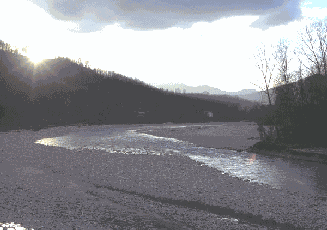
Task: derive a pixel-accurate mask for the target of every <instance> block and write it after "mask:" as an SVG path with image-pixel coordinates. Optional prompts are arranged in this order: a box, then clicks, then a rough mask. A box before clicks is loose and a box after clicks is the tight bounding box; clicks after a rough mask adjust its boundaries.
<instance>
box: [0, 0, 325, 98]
mask: <svg viewBox="0 0 327 230" xmlns="http://www.w3.org/2000/svg"><path fill="white" fill-rule="evenodd" d="M234 1H235V2H234ZM164 2H165V4H164V5H165V7H164V6H163V5H156V6H153V5H151V4H148V3H147V1H143V2H140V3H136V2H135V3H133V1H129V2H126V3H124V4H120V5H119V4H118V5H117V3H116V2H115V1H106V2H104V3H101V4H100V3H99V2H98V1H92V0H86V1H83V2H82V3H75V6H74V7H71V6H70V5H69V4H67V2H65V1H61V2H57V1H50V0H47V1H43V2H40V1H37V0H30V1H27V0H18V1H15V2H13V1H6V2H5V3H4V7H5V8H8V9H15V12H16V13H15V14H12V13H11V12H10V11H4V12H2V14H1V15H0V19H2V21H6V22H8V23H6V24H4V25H3V26H2V33H1V37H0V39H1V40H3V41H5V42H7V43H9V44H11V45H12V46H13V47H17V48H18V49H19V51H20V52H22V48H24V47H27V48H26V50H27V52H26V53H25V54H26V56H28V57H29V58H31V60H32V61H34V62H38V61H40V60H42V59H54V58H55V57H57V56H60V57H68V58H70V59H74V60H78V59H79V58H81V60H82V62H83V63H85V61H89V65H90V67H91V68H92V69H93V68H100V69H102V70H107V71H115V72H117V73H120V74H122V75H125V76H127V77H130V78H133V79H135V78H136V79H139V80H141V81H143V82H145V83H147V84H154V83H156V84H163V83H167V82H173V83H178V82H183V83H184V84H186V85H188V86H193V87H195V86H199V85H209V86H212V87H215V88H219V89H221V90H222V91H226V92H237V91H240V90H242V89H253V88H255V89H256V90H257V91H258V90H259V87H258V86H256V85H254V84H257V85H259V86H261V87H262V84H263V79H262V74H261V72H260V70H259V69H258V68H257V67H256V62H255V61H254V58H253V56H254V55H255V54H257V53H258V50H257V48H258V46H260V44H261V43H264V44H265V45H266V47H269V46H270V45H271V44H274V45H276V44H277V42H278V40H279V39H281V38H287V39H289V40H290V42H291V48H294V46H295V43H296V42H297V39H298V38H297V31H298V30H299V29H302V28H303V27H304V26H305V25H307V24H309V23H310V22H312V20H314V19H325V18H326V15H327V14H326V9H327V8H326V7H327V2H325V1H317V0H313V1H303V0H294V1H289V2H285V1H283V0H277V1H274V3H267V2H262V1H258V3H256V4H252V1H251V2H246V1H243V2H239V1H236V0H232V1H230V0H228V1H227V0H226V1H225V0H221V1H219V2H217V1H206V2H203V1H202V0H197V1H193V2H192V5H191V4H190V3H189V2H180V3H179V4H173V3H172V2H170V1H168V0H164ZM150 6H151V7H150ZM235 6H237V9H238V10H235ZM132 9H134V10H132ZM135 9H137V10H135ZM180 12H182V13H183V14H181V13H180ZM17 15H20V16H19V17H17ZM12 28H16V29H15V30H13V29H12ZM295 60H297V59H296V58H295ZM290 65H291V66H292V65H293V69H294V68H298V63H297V62H296V61H293V62H292V63H291V64H290Z"/></svg>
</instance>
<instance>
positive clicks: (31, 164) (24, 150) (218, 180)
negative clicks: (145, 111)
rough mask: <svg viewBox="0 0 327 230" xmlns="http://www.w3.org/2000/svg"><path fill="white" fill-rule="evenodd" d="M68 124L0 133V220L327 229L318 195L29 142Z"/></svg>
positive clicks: (151, 160)
mask: <svg viewBox="0 0 327 230" xmlns="http://www.w3.org/2000/svg"><path fill="white" fill-rule="evenodd" d="M75 128H77V127H67V128H63V127H62V128H58V127H57V128H53V129H48V130H40V131H39V132H32V131H22V132H9V133H7V134H4V133H1V134H0V146H1V150H0V162H1V163H0V168H1V169H0V170H1V171H0V172H1V174H0V177H1V178H0V181H1V182H0V188H1V196H2V199H0V206H1V207H2V211H1V212H0V222H2V223H3V222H15V223H20V224H22V226H26V227H34V228H35V229H38V228H40V227H41V226H44V227H43V228H42V229H115V228H116V229H133V228H134V229H163V228H166V229H183V228H184V229H251V226H252V227H253V229H258V226H257V227H255V226H256V225H255V224H259V225H261V226H275V227H279V228H281V229H285V228H289V229H292V228H296V227H308V228H319V227H322V228H326V227H327V224H326V223H327V221H326V204H325V202H324V201H320V200H316V199H315V197H303V194H288V193H285V192H283V191H279V190H275V189H271V188H269V187H268V186H262V185H258V184H254V183H248V182H245V181H242V180H239V179H236V178H232V177H230V176H228V175H226V174H222V173H221V172H219V171H217V170H215V169H213V168H209V167H205V166H203V165H200V164H198V163H196V162H194V161H192V160H190V159H189V158H185V157H177V156H154V155H121V154H108V153H106V152H104V151H89V150H83V151H73V150H67V149H64V148H58V147H47V146H43V145H40V144H34V142H35V141H36V140H37V139H39V138H40V137H51V136H61V135H64V134H68V133H69V132H72V131H73V129H75ZM132 128H134V127H132ZM204 130H205V129H204ZM204 130H203V131H204ZM172 132H174V131H172ZM211 136H212V135H211ZM216 138H217V137H216ZM219 138H220V137H219ZM229 140H231V139H229ZM222 217H226V218H227V217H228V219H222ZM232 218H235V219H239V221H238V222H236V221H233V219H232ZM115 226H116V227H115Z"/></svg>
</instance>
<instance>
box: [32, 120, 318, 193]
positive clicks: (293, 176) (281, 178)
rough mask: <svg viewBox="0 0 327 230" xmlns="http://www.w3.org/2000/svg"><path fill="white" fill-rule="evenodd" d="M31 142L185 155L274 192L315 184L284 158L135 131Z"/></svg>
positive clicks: (304, 171)
mask: <svg viewBox="0 0 327 230" xmlns="http://www.w3.org/2000/svg"><path fill="white" fill-rule="evenodd" d="M180 127H186V126H180ZM169 128H171V127H169ZM174 128H178V126H175V127H174ZM35 143H39V144H44V145H48V146H58V147H64V148H67V149H70V150H73V149H77V150H80V149H90V150H104V151H106V152H108V153H122V154H153V155H186V156H188V157H190V158H191V159H192V160H195V161H198V162H202V163H204V164H205V165H207V166H209V167H213V168H216V169H218V170H219V171H221V172H222V173H224V174H225V173H228V174H229V175H230V176H232V177H238V178H240V179H243V180H247V181H250V182H257V183H261V184H267V185H270V186H272V187H273V188H276V189H281V188H283V187H293V188H295V189H296V190H305V191H308V190H310V191H312V187H314V185H315V182H314V181H313V180H310V179H308V178H310V177H314V176H313V172H312V171H311V170H310V169H309V168H301V167H298V166H297V165H295V166H294V165H292V164H291V163H290V162H289V161H286V160H284V159H278V158H269V157H265V156H262V155H256V154H253V153H248V152H236V151H233V150H226V149H214V148H205V147H196V146H195V145H194V144H192V143H189V142H186V141H180V140H177V139H175V138H166V137H157V136H153V135H150V134H144V133H138V132H136V130H135V129H134V130H133V129H130V130H127V129H121V130H119V132H112V130H109V131H107V132H106V131H104V130H102V131H101V132H98V131H96V130H95V131H92V132H89V131H88V132H84V131H81V132H76V133H71V134H69V135H67V136H62V137H54V138H44V139H41V140H38V141H36V142H35Z"/></svg>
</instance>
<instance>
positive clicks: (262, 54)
mask: <svg viewBox="0 0 327 230" xmlns="http://www.w3.org/2000/svg"><path fill="white" fill-rule="evenodd" d="M254 58H255V59H256V60H257V63H256V66H257V67H258V68H259V70H260V71H261V73H262V76H263V79H264V86H263V87H261V86H258V85H257V84H254V83H252V84H254V85H256V86H257V87H259V88H260V89H261V90H262V91H264V93H265V94H266V95H267V97H268V101H269V105H272V96H273V95H274V91H272V92H270V91H269V88H270V84H271V82H272V77H273V72H274V69H275V66H276V64H275V63H272V59H273V58H271V57H267V53H266V47H265V45H263V47H260V48H259V49H258V55H257V56H254Z"/></svg>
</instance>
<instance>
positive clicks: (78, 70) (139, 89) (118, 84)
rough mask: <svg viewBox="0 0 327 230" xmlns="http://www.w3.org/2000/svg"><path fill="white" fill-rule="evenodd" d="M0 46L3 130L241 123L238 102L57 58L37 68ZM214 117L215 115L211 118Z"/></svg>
mask: <svg viewBox="0 0 327 230" xmlns="http://www.w3.org/2000/svg"><path fill="white" fill-rule="evenodd" d="M1 44H4V45H0V56H1V61H0V90H1V91H0V93H1V95H0V99H1V100H0V111H1V115H0V117H1V126H2V128H3V129H31V128H34V129H39V128H42V127H48V126H62V125H75V124H88V125H101V124H137V123H165V122H173V123H186V122H190V123H192V122H193V123H195V122H208V121H241V120H244V119H246V110H245V109H244V108H243V107H242V106H240V104H239V103H236V102H234V103H231V102H226V101H219V100H207V99H205V98H200V96H198V97H194V95H193V97H191V96H188V95H187V94H177V93H172V92H167V91H164V90H161V89H158V88H155V87H153V86H150V85H148V84H145V83H144V82H141V81H139V80H135V79H131V78H129V77H126V76H123V75H121V74H118V73H115V72H108V71H103V70H100V69H97V70H96V69H90V68H89V67H88V63H87V64H85V65H84V64H83V63H82V62H81V60H78V61H77V62H76V61H74V60H71V59H69V58H62V57H57V58H55V59H49V60H44V61H43V62H41V63H40V64H38V65H34V63H32V62H30V61H29V59H28V58H26V57H25V56H23V55H21V54H20V53H19V52H16V51H14V50H12V49H11V48H10V45H9V44H7V43H3V42H2V43H1ZM210 114H213V116H210Z"/></svg>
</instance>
